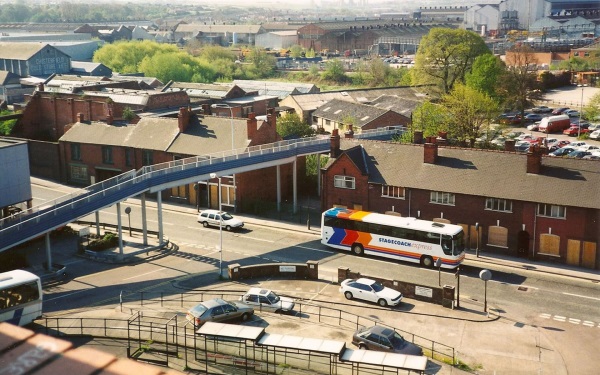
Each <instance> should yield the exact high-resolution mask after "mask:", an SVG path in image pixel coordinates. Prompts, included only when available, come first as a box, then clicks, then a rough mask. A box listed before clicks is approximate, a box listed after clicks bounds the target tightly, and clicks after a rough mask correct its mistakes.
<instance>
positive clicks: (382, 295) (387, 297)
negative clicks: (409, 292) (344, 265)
mask: <svg viewBox="0 0 600 375" xmlns="http://www.w3.org/2000/svg"><path fill="white" fill-rule="evenodd" d="M340 292H341V293H342V294H344V297H346V299H354V298H356V299H362V300H364V301H369V302H375V303H377V304H378V305H379V306H397V305H399V304H400V301H402V293H400V292H398V291H396V290H394V289H391V288H388V287H385V286H383V285H381V283H379V282H377V281H375V280H371V279H367V278H360V279H357V280H354V279H346V280H344V281H342V283H341V286H340Z"/></svg>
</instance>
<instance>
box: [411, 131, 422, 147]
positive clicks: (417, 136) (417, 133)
mask: <svg viewBox="0 0 600 375" xmlns="http://www.w3.org/2000/svg"><path fill="white" fill-rule="evenodd" d="M413 143H414V144H416V145H420V144H421V143H423V131H421V130H415V132H414V137H413Z"/></svg>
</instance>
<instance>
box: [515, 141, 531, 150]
mask: <svg viewBox="0 0 600 375" xmlns="http://www.w3.org/2000/svg"><path fill="white" fill-rule="evenodd" d="M529 147H531V143H529V142H527V141H518V142H517V143H515V151H516V152H527V151H529Z"/></svg>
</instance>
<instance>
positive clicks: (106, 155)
mask: <svg viewBox="0 0 600 375" xmlns="http://www.w3.org/2000/svg"><path fill="white" fill-rule="evenodd" d="M102 162H103V163H104V164H112V163H113V155H112V147H111V146H102Z"/></svg>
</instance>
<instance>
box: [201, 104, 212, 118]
mask: <svg viewBox="0 0 600 375" xmlns="http://www.w3.org/2000/svg"><path fill="white" fill-rule="evenodd" d="M202 113H204V116H209V115H210V114H211V111H210V104H202Z"/></svg>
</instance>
